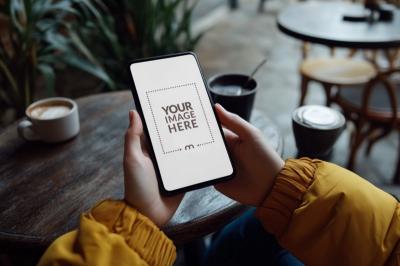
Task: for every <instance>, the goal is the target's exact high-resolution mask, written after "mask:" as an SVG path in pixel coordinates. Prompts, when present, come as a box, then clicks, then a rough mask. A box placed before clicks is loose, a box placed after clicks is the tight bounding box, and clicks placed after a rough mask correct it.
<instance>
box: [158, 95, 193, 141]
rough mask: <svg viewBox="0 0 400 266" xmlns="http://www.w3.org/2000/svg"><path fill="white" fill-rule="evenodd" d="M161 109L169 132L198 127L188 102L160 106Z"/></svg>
mask: <svg viewBox="0 0 400 266" xmlns="http://www.w3.org/2000/svg"><path fill="white" fill-rule="evenodd" d="M161 109H162V110H163V111H164V113H165V122H166V123H167V127H168V130H169V133H170V134H173V133H176V132H180V131H184V130H189V129H194V128H198V127H199V125H198V123H197V120H196V115H195V112H194V110H193V107H192V104H191V103H190V102H183V103H179V104H171V105H167V106H162V107H161Z"/></svg>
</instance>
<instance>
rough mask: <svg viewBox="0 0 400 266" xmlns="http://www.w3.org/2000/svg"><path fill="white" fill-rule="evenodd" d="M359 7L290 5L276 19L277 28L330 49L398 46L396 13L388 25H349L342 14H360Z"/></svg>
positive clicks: (399, 18) (399, 13) (398, 17)
mask: <svg viewBox="0 0 400 266" xmlns="http://www.w3.org/2000/svg"><path fill="white" fill-rule="evenodd" d="M363 9H364V7H363V5H362V4H355V3H345V2H305V3H298V4H293V5H290V6H289V7H287V8H286V9H284V10H283V11H282V12H281V13H280V14H279V16H278V20H277V23H278V27H279V29H280V30H281V31H282V32H284V33H286V34H288V35H290V36H292V37H295V38H298V39H301V40H303V41H308V42H313V43H320V44H324V45H328V46H331V47H347V48H384V49H386V48H396V47H400V10H399V9H395V12H394V14H393V16H394V19H393V21H391V22H375V23H373V24H369V23H367V22H349V21H344V20H343V15H345V14H346V15H349V14H350V15H351V14H354V13H360V12H361V11H362V10H363Z"/></svg>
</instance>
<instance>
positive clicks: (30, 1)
mask: <svg viewBox="0 0 400 266" xmlns="http://www.w3.org/2000/svg"><path fill="white" fill-rule="evenodd" d="M92 7H93V6H91V4H90V2H89V1H78V0H54V1H52V0H10V1H5V2H0V25H1V33H0V118H1V117H2V116H3V115H4V114H5V113H7V112H8V113H10V112H11V113H12V114H11V116H12V117H13V118H15V117H21V116H23V114H24V110H25V108H26V107H27V106H28V105H29V104H30V103H31V102H32V101H33V100H34V97H35V93H36V91H37V89H38V87H39V86H40V82H38V77H41V78H42V80H43V81H44V82H43V83H44V86H45V87H46V88H47V95H49V96H50V95H52V94H53V91H54V81H55V68H57V67H61V66H63V65H69V66H72V67H75V68H78V69H81V70H83V71H85V72H87V73H90V74H92V75H95V76H96V77H97V78H99V79H101V80H103V81H104V82H105V83H106V84H107V85H108V87H110V88H113V87H114V83H113V81H112V80H111V79H110V78H109V76H108V75H107V73H106V72H105V71H104V69H103V67H102V66H101V64H100V63H99V62H98V61H97V59H96V58H95V56H94V55H93V54H92V53H91V51H90V49H88V47H87V46H86V45H85V44H84V42H83V41H82V38H81V34H80V32H82V31H84V29H85V27H87V25H86V23H87V18H85V16H87V15H88V14H91V12H92V11H93V10H92Z"/></svg>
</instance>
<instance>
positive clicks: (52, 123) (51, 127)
mask: <svg viewBox="0 0 400 266" xmlns="http://www.w3.org/2000/svg"><path fill="white" fill-rule="evenodd" d="M25 114H26V116H27V117H28V119H27V120H24V121H22V122H21V123H20V124H19V125H18V133H19V135H20V136H21V137H22V138H24V139H26V140H41V141H44V142H61V141H65V140H68V139H71V138H73V137H75V136H76V135H77V134H78V133H79V115H78V105H77V104H76V102H75V101H73V100H71V99H68V98H61V97H56V98H47V99H44V100H40V101H37V102H35V103H33V104H31V105H30V106H29V107H28V108H27V109H26V112H25Z"/></svg>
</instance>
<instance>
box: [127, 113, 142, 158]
mask: <svg viewBox="0 0 400 266" xmlns="http://www.w3.org/2000/svg"><path fill="white" fill-rule="evenodd" d="M142 135H143V124H142V120H141V119H140V116H139V114H138V113H137V111H134V110H130V111H129V127H128V130H127V131H126V134H125V154H126V155H128V156H129V157H131V156H132V157H137V156H138V155H140V154H141V153H143V152H142V145H141V136H142Z"/></svg>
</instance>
